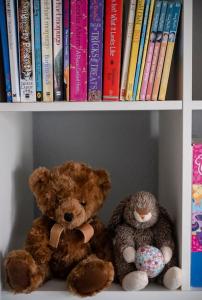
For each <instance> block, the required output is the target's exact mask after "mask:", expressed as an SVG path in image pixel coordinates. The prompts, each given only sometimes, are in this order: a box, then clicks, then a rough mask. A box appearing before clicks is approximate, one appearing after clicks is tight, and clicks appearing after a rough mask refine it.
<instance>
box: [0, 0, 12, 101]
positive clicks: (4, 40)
mask: <svg viewBox="0 0 202 300" xmlns="http://www.w3.org/2000/svg"><path fill="white" fill-rule="evenodd" d="M0 35H1V44H2V53H3V66H4V75H5V84H6V99H7V102H12V86H11V72H10V60H9V49H8V36H7V26H6V11H5V1H4V0H0Z"/></svg>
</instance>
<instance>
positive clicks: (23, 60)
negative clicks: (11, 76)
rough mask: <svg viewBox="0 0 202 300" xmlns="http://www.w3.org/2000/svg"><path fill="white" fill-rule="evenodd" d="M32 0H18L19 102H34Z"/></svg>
mask: <svg viewBox="0 0 202 300" xmlns="http://www.w3.org/2000/svg"><path fill="white" fill-rule="evenodd" d="M32 1H33V0H18V38H19V57H20V59H19V60H20V65H19V71H20V92H21V102H36V82H35V60H34V28H33V27H34V26H33V24H34V20H33V3H32Z"/></svg>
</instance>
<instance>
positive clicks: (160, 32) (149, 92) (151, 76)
mask: <svg viewBox="0 0 202 300" xmlns="http://www.w3.org/2000/svg"><path fill="white" fill-rule="evenodd" d="M167 6H168V3H167V1H163V2H162V8H161V15H160V19H159V24H158V30H157V36H156V42H155V46H154V54H153V57H152V63H151V70H150V74H149V80H148V85H147V92H146V100H151V97H152V90H153V84H154V78H155V74H156V68H157V63H158V58H159V52H160V46H161V41H162V36H163V27H164V22H165V16H166V10H167Z"/></svg>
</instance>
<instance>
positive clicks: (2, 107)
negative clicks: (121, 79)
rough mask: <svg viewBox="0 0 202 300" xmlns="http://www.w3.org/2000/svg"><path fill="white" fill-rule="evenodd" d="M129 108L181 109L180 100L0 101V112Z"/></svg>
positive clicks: (125, 109)
mask: <svg viewBox="0 0 202 300" xmlns="http://www.w3.org/2000/svg"><path fill="white" fill-rule="evenodd" d="M131 110H182V101H148V102H147V101H135V102H52V103H0V112H3V111H9V112H12V111H131Z"/></svg>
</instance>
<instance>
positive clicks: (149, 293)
mask: <svg viewBox="0 0 202 300" xmlns="http://www.w3.org/2000/svg"><path fill="white" fill-rule="evenodd" d="M39 299H42V300H66V299H81V298H79V297H76V296H73V295H72V294H70V293H69V292H68V291H66V286H65V281H57V280H51V281H49V282H47V283H46V284H44V285H43V286H42V287H41V288H40V289H39V290H38V291H35V292H32V293H31V294H17V295H15V294H12V293H11V292H8V291H3V293H2V300H39ZM84 299H96V300H112V299H116V300H124V299H127V300H135V299H137V300H148V299H149V300H158V299H159V300H162V299H163V300H178V299H182V300H190V299H191V300H201V299H202V291H201V290H191V291H181V290H178V291H169V290H167V289H165V288H164V287H162V286H159V285H156V284H150V285H149V286H148V287H147V288H146V289H145V290H142V291H136V292H126V291H123V290H122V289H121V287H120V286H119V285H117V284H113V285H112V286H111V287H110V288H108V289H106V290H104V291H102V292H101V293H99V294H97V295H96V296H94V297H87V298H84Z"/></svg>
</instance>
